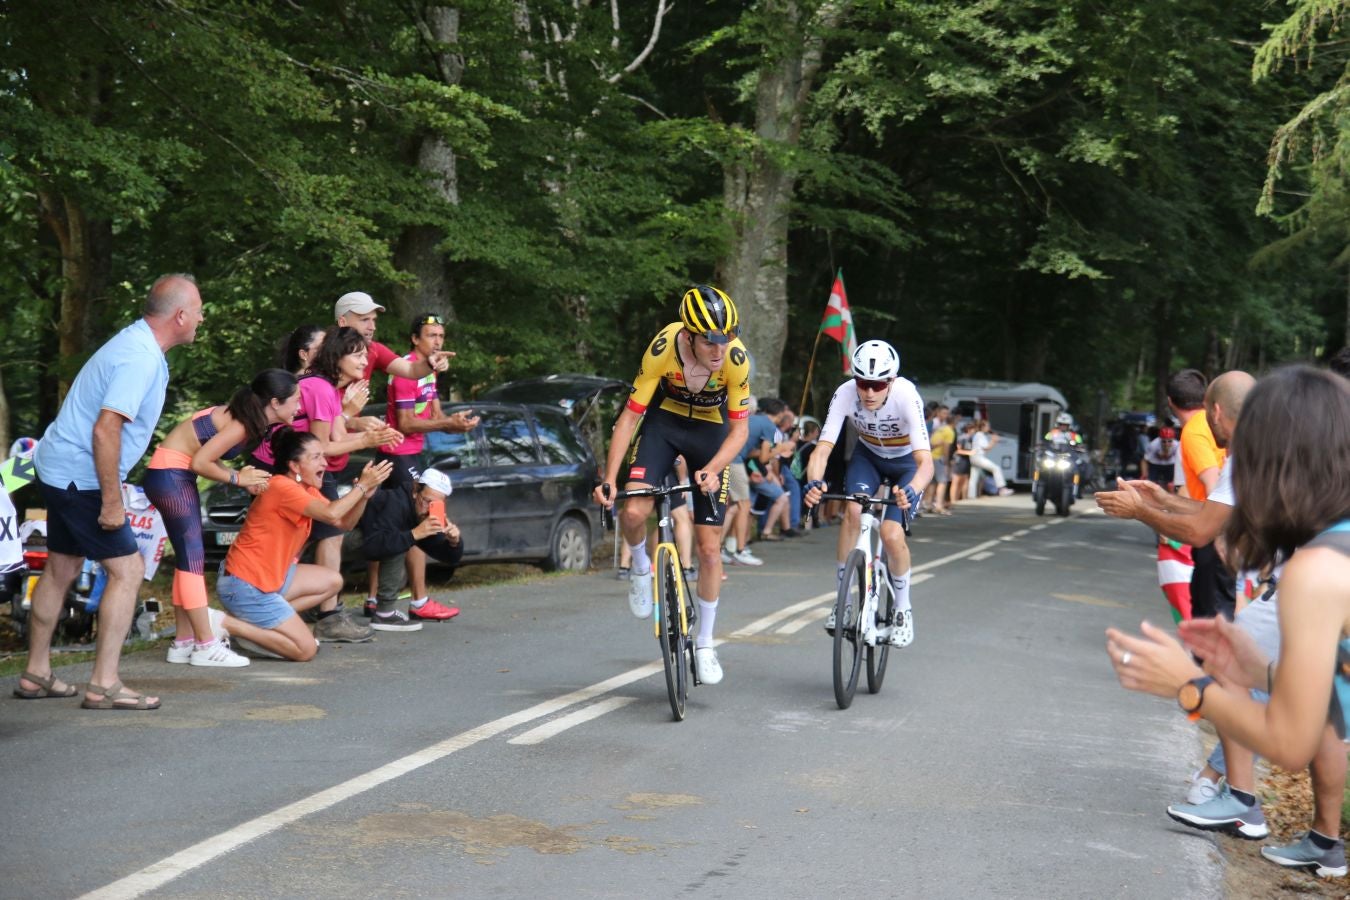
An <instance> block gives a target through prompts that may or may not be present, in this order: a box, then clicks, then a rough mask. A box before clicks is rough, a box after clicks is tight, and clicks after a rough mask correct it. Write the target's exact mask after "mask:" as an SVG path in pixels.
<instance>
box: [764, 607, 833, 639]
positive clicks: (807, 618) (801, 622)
mask: <svg viewBox="0 0 1350 900" xmlns="http://www.w3.org/2000/svg"><path fill="white" fill-rule="evenodd" d="M830 609H831V607H829V606H822V607H820V608H819V609H813V610H810V611H808V612H807V613H806V614H805V615H801V616H798V617H797V618H795V619H793V620H792V621H791V622H789V623H787V624H786V625H784V626H783V627H782V628H780V629H778V631H776V632H775V634H796V633H797V632H799V631H801V630H802V629H803V628H805V627H806V626H807V625H810V624H812V623H814V622H819V621H820V620H821V619H823V618H825V617H826V616H828V615H829V614H830Z"/></svg>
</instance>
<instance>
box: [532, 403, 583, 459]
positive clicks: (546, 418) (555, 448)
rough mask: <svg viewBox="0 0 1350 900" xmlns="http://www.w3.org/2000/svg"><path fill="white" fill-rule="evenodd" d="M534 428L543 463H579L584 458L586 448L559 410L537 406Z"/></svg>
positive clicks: (565, 416)
mask: <svg viewBox="0 0 1350 900" xmlns="http://www.w3.org/2000/svg"><path fill="white" fill-rule="evenodd" d="M534 425H535V430H536V431H538V433H539V449H540V450H541V451H542V452H543V454H544V463H545V465H564V464H568V463H579V462H583V461H585V459H586V449H585V447H584V446H583V444H582V443H581V440H580V439H579V438H578V437H577V434H576V432H575V431H573V430H572V426H571V425H570V424H568V421H567V415H566V414H565V413H563V412H562V411H561V410H556V409H550V408H548V407H538V408H536V409H535V410H534Z"/></svg>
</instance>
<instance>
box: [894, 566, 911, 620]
mask: <svg viewBox="0 0 1350 900" xmlns="http://www.w3.org/2000/svg"><path fill="white" fill-rule="evenodd" d="M912 571H914V570H913V569H906V570H905V571H904V572H902V573H901V574H899V575H894V574H892V575H891V587H892V588H894V589H895V608H896V609H898V610H899V611H900V612H909V609H910V607H909V573H910V572H912Z"/></svg>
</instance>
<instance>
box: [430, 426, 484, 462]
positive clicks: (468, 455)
mask: <svg viewBox="0 0 1350 900" xmlns="http://www.w3.org/2000/svg"><path fill="white" fill-rule="evenodd" d="M426 448H427V453H428V454H429V455H430V456H431V458H432V460H437V459H442V458H444V457H446V456H448V455H449V454H451V453H453V454H455V455H456V456H458V457H459V464H460V465H461V466H463V467H464V468H466V469H467V468H470V467H472V466H480V465H482V461H481V460H480V459H479V458H478V442H477V441H476V440H475V439H474V433H473V432H472V431H470V432H468V433H467V434H447V433H446V432H444V431H430V432H427V444H426Z"/></svg>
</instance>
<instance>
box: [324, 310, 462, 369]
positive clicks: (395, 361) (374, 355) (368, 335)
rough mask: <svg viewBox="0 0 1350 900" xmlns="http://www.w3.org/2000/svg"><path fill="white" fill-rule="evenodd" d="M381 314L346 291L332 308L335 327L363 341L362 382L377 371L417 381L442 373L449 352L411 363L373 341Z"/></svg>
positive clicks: (448, 363) (441, 351)
mask: <svg viewBox="0 0 1350 900" xmlns="http://www.w3.org/2000/svg"><path fill="white" fill-rule="evenodd" d="M382 312H384V307H383V306H381V305H380V304H378V303H376V302H375V298H373V297H371V296H370V295H369V294H367V293H366V292H365V291H348V292H347V293H345V294H343V295H342V296H341V297H339V298H338V300H337V303H335V304H333V317H334V318H335V319H337V324H339V325H345V326H346V327H348V328H353V329H355V330H356V331H357V333H358V334H360V335H361V337H363V338H365V339H366V346H367V348H368V349H369V353H368V356H367V362H366V372H365V374H364V375H363V376H361V377H362V380H364V381H369V380H370V376H372V375H374V374H375V373H376V372H377V371H379V372H385V373H387V374H389V375H397V376H398V377H400V378H412V379H414V380H416V379H418V378H421V377H422V376H424V375H429V374H431V373H432V372H444V371H445V370H446V369H447V368H448V367H449V365H450V362H449V360H450V357H452V356H454V355H455V354H453V353H451V352H449V351H446V350H438V351H436V352H435V353H432V354H431V357H430V358H429V359H428V360H426V361H425V362H424V361H421V360H410V359H407V358H405V357H402V356H400V355H399V354H397V353H395V352H394V351H393V350H390V349H389V348H388V347H386V346H385V345H384V344H381V343H380V342H379V341H377V340H375V319H376V316H377V315H378V314H379V313H382Z"/></svg>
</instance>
